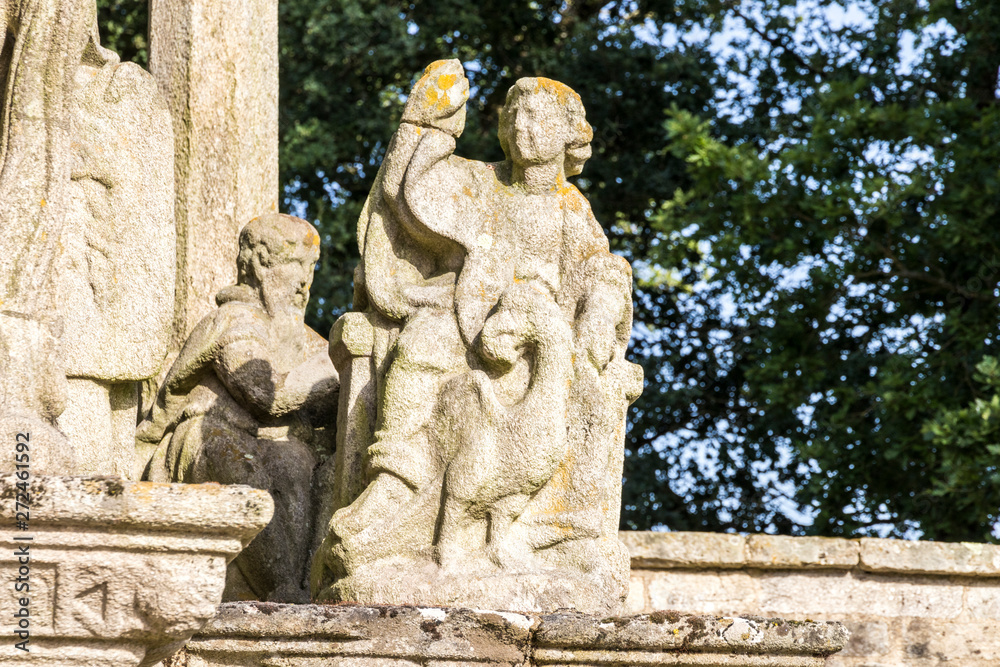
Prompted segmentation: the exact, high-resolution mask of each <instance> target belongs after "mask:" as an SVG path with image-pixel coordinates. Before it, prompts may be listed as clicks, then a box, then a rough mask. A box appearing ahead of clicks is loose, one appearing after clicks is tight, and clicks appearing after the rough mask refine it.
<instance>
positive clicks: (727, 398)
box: [99, 0, 1000, 540]
mask: <svg viewBox="0 0 1000 667" xmlns="http://www.w3.org/2000/svg"><path fill="white" fill-rule="evenodd" d="M144 5H145V3H144V2H141V0H139V1H137V0H133V1H132V2H126V1H125V0H121V1H119V2H114V1H112V0H100V1H99V9H100V12H101V21H102V26H103V27H104V35H105V42H106V43H109V44H110V45H111V46H112V48H116V49H117V50H119V51H120V52H124V53H125V54H126V55H127V56H133V55H134V56H135V57H137V58H138V59H139V60H140V61H142V60H143V58H144V57H145V55H144V54H145V36H144V27H143V26H144V22H145V20H146V18H145V7H144ZM279 7H280V30H281V33H280V37H281V55H280V63H281V81H282V87H281V107H280V108H281V136H282V144H281V178H282V182H283V183H284V188H285V190H284V194H285V201H284V207H285V208H286V209H287V210H289V211H291V212H294V213H297V214H299V215H302V216H303V217H306V218H307V219H310V220H312V221H314V222H315V223H316V224H317V225H318V226H319V228H320V229H321V231H322V236H323V259H322V260H321V261H322V263H321V265H320V267H319V268H318V270H317V275H316V280H315V283H314V289H313V294H314V298H313V303H312V305H311V309H312V310H311V311H310V313H309V319H310V322H311V324H313V325H314V326H315V327H316V328H317V329H319V330H320V331H326V330H328V328H329V326H330V324H331V323H332V321H333V320H334V319H335V318H336V316H337V315H338V314H339V313H340V312H342V311H343V310H345V309H346V308H348V307H349V306H350V303H351V300H352V288H351V277H352V276H351V273H352V269H353V267H354V265H355V264H356V262H357V259H358V258H357V247H356V242H355V226H356V221H357V217H358V214H359V212H360V210H361V206H362V205H363V203H364V201H365V198H366V197H367V194H368V191H369V189H370V187H371V183H372V180H373V179H374V176H375V172H376V170H377V168H378V164H379V162H380V160H381V157H382V155H383V152H384V149H385V145H386V143H387V142H388V140H389V138H390V137H391V135H392V133H393V131H394V130H395V127H396V124H397V123H398V120H399V116H400V114H401V111H402V107H403V103H404V102H405V95H406V94H407V91H408V90H409V87H410V85H411V84H412V83H413V81H414V80H415V79H416V77H417V76H418V75H419V73H420V71H421V70H422V69H423V67H424V66H426V65H427V64H428V63H429V62H431V61H433V60H435V59H439V58H459V59H460V60H462V61H463V62H464V63H465V64H466V67H467V70H468V73H469V76H470V79H471V81H472V85H473V89H472V97H471V100H470V105H469V122H468V124H467V129H466V132H465V134H464V135H463V136H462V138H461V139H460V141H459V148H458V153H459V154H461V155H465V156H467V157H471V158H476V159H498V158H499V157H500V151H499V145H498V142H497V140H496V133H495V126H496V120H497V113H498V110H499V107H500V105H501V104H502V101H503V97H504V94H505V92H506V90H507V88H508V87H509V85H510V84H511V83H513V81H514V80H516V79H517V78H518V77H520V76H533V75H541V76H548V77H551V78H554V79H558V80H560V81H564V82H565V83H567V84H569V85H570V86H572V87H573V88H574V89H576V90H577V91H578V92H579V93H580V94H581V96H582V97H583V99H584V102H585V104H586V106H587V111H588V118H589V120H590V121H591V123H592V124H593V126H594V130H595V141H594V157H593V159H592V160H591V162H590V163H589V164H588V165H587V168H586V169H585V170H584V173H583V175H582V176H581V177H580V178H579V179H577V182H578V185H579V186H580V187H581V189H582V190H584V192H585V193H586V194H587V196H588V197H589V199H590V201H591V203H592V205H593V208H594V211H595V213H596V215H597V217H598V219H599V220H600V221H601V222H602V224H604V226H605V229H606V231H607V233H608V235H609V237H610V239H611V243H612V248H613V249H614V250H615V251H616V252H619V253H621V254H622V255H623V256H625V257H626V258H628V259H629V260H630V261H631V262H632V265H633V267H634V269H635V274H636V292H635V294H636V296H635V302H636V310H635V319H636V329H635V334H636V335H635V342H634V347H633V353H632V354H633V359H634V360H635V361H637V362H639V363H641V364H643V366H644V367H645V370H646V378H647V388H646V391H645V392H644V394H643V396H642V397H641V398H640V399H639V401H637V403H636V404H635V406H634V409H633V411H632V413H631V422H632V423H631V429H630V432H629V435H628V440H627V443H626V447H627V452H626V454H627V458H626V478H627V480H626V484H625V488H624V506H623V525H624V526H625V527H630V528H648V527H650V526H653V525H666V526H668V527H670V528H673V529H688V530H692V529H695V530H744V531H762V530H767V531H777V532H785V533H789V532H790V533H803V532H808V533H816V534H828V535H849V534H850V535H856V534H871V533H873V532H875V533H880V534H881V533H886V532H888V534H892V535H907V534H913V533H912V531H913V530H914V529H917V530H919V531H922V533H923V535H924V536H925V537H928V538H936V539H972V540H983V539H989V534H990V530H991V526H992V525H993V524H994V523H995V522H996V521H997V519H998V518H1000V517H998V515H997V507H998V506H1000V479H998V474H997V466H996V464H995V463H993V460H995V458H996V454H997V452H996V451H995V450H996V442H997V439H996V438H995V436H996V430H997V427H996V425H995V424H996V420H997V419H998V418H1000V417H998V416H997V412H998V409H997V408H996V407H995V406H994V403H995V402H996V401H998V400H1000V398H996V396H997V395H998V394H1000V389H998V387H1000V381H998V380H997V379H996V378H997V377H998V375H1000V373H998V372H997V370H996V368H997V367H996V364H995V362H993V361H991V360H990V358H989V357H987V359H986V360H985V361H984V356H987V355H992V354H996V353H995V351H994V346H996V345H997V342H998V341H997V340H996V339H997V327H996V319H997V306H998V303H997V302H998V300H1000V298H998V293H997V290H996V288H997V284H998V281H1000V253H998V251H1000V225H997V224H996V214H997V210H996V209H997V205H998V201H1000V199H998V189H1000V186H998V175H1000V174H998V165H1000V141H998V139H1000V136H998V134H1000V118H998V117H997V115H998V111H997V99H996V88H997V73H998V66H1000V51H998V50H997V49H996V47H995V43H996V35H998V34H1000V6H997V7H995V6H994V5H993V4H992V3H988V2H985V0H978V1H977V2H943V1H941V0H929V1H928V0H923V1H917V0H896V1H894V2H880V3H874V2H858V3H851V4H850V9H849V11H848V12H846V15H845V12H844V11H843V8H842V6H841V5H839V4H838V3H831V2H826V1H824V0H809V1H808V2H807V1H803V0H799V1H792V0H752V1H748V2H733V1H729V0H727V1H720V0H639V1H638V2H635V1H627V2H626V1H624V0H622V1H607V0H561V1H546V0H532V1H524V0H509V1H506V2H500V1H498V0H481V1H480V2H468V1H467V0H462V1H458V0H423V1H421V0H417V1H415V2H397V1H394V0H389V1H388V2H375V1H374V0H282V1H281V3H280V5H279ZM665 120H666V122H664V121H665ZM977 364H978V367H979V370H978V371H977V370H976V368H977ZM991 364H992V365H991ZM801 512H805V514H806V515H808V516H810V517H811V521H810V520H808V519H806V520H803V516H802V514H801Z"/></svg>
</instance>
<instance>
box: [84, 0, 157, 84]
mask: <svg viewBox="0 0 1000 667" xmlns="http://www.w3.org/2000/svg"><path fill="white" fill-rule="evenodd" d="M97 25H98V26H100V30H101V44H103V45H104V46H106V47H108V48H109V49H111V50H112V51H114V52H115V53H117V54H118V55H119V56H121V58H122V60H123V61H131V62H134V63H138V64H139V65H142V66H143V67H149V38H148V33H149V2H148V1H143V0H97Z"/></svg>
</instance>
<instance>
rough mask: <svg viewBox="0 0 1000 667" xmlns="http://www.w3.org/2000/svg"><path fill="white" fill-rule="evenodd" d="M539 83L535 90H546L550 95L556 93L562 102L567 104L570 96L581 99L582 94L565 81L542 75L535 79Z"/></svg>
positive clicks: (577, 99)
mask: <svg viewBox="0 0 1000 667" xmlns="http://www.w3.org/2000/svg"><path fill="white" fill-rule="evenodd" d="M535 80H536V81H537V82H538V83H537V85H536V87H535V92H542V91H545V92H547V93H549V94H550V95H554V96H555V97H556V99H557V100H559V103H560V104H566V103H567V102H568V101H569V99H570V98H573V99H575V100H576V101H578V102H579V101H580V96H579V95H578V94H577V93H576V91H575V90H573V89H572V88H570V87H569V86H567V85H566V84H565V83H560V82H558V81H553V80H552V79H546V78H545V77H543V76H540V77H538V78H536V79H535Z"/></svg>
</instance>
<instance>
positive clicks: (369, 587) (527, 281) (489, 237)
mask: <svg viewBox="0 0 1000 667" xmlns="http://www.w3.org/2000/svg"><path fill="white" fill-rule="evenodd" d="M468 90H469V82H468V80H467V79H466V78H465V76H464V72H463V71H462V67H461V64H460V63H459V62H458V61H439V62H436V63H434V64H432V65H430V66H429V67H428V68H427V70H426V71H425V72H424V75H423V77H422V78H421V79H420V81H419V82H418V83H417V84H416V86H415V87H414V89H413V91H412V92H411V94H410V97H409V100H408V102H407V105H406V109H405V111H404V113H403V121H402V123H401V125H400V127H399V130H398V131H397V132H396V134H395V136H394V137H393V140H392V142H391V143H390V145H389V147H388V149H387V152H386V156H385V160H384V161H383V164H382V167H381V169H380V171H379V175H378V177H377V179H376V183H375V186H374V188H373V190H372V193H371V195H370V196H369V198H368V202H367V204H366V207H365V209H364V211H363V212H362V214H361V218H360V220H359V223H358V243H359V247H360V250H361V255H362V262H361V264H360V265H359V267H358V270H357V272H356V274H355V306H356V307H357V308H359V309H360V310H361V312H353V313H348V314H346V315H344V316H343V317H342V318H341V319H340V320H339V321H338V323H337V324H336V325H335V326H334V330H333V332H332V333H331V340H330V345H331V356H332V358H333V360H334V363H335V364H336V365H337V367H338V371H339V372H340V375H341V378H342V384H343V389H342V391H341V403H340V411H339V414H340V418H339V419H340V422H339V424H338V442H337V458H336V471H335V474H334V481H333V483H332V487H333V492H332V494H331V497H332V501H331V502H329V503H328V504H327V505H326V507H324V512H323V513H322V514H321V520H322V523H321V528H322V527H324V526H325V528H326V536H325V539H324V541H323V543H322V545H321V546H320V548H319V551H318V553H317V554H316V555H315V556H314V559H313V568H312V586H313V594H314V595H316V596H317V597H319V598H320V599H333V600H353V601H360V602H385V603H423V604H441V605H469V606H479V607H488V608H495V609H519V610H545V609H556V608H559V607H575V608H577V609H579V610H582V611H588V612H599V611H601V612H603V611H611V610H614V609H615V608H617V607H618V606H619V605H620V603H621V601H622V600H623V598H624V594H625V590H626V586H627V577H628V556H627V553H626V551H625V549H624V547H623V546H622V545H621V544H620V543H619V542H618V539H617V528H618V514H619V507H620V502H621V477H622V460H623V450H624V442H623V439H624V429H625V410H626V408H627V406H628V404H629V403H630V402H631V401H632V400H634V399H635V398H636V397H637V396H638V394H639V392H640V391H641V387H642V374H641V370H640V369H639V367H638V366H636V365H634V364H631V363H629V362H627V361H625V358H624V354H625V349H626V346H627V344H628V339H629V335H630V331H631V326H632V302H631V286H632V278H631V270H630V268H629V265H628V264H627V262H625V260H623V259H621V258H620V257H617V256H615V255H613V254H611V253H610V251H609V249H608V242H607V239H606V238H605V236H604V234H603V232H602V230H601V227H600V225H599V224H598V223H597V221H596V220H595V219H594V216H593V213H592V212H591V209H590V206H589V204H588V203H587V200H586V199H585V198H584V197H583V195H581V194H580V192H579V190H577V189H576V187H574V186H573V185H571V184H570V183H569V182H567V180H566V177H567V176H573V175H576V174H578V173H580V171H581V169H582V168H583V164H584V162H585V161H586V160H587V158H588V157H589V156H590V147H589V143H590V140H591V138H592V131H591V128H590V126H589V124H588V123H587V122H586V119H585V115H584V109H583V104H582V103H581V101H580V98H579V96H578V95H577V94H576V93H575V92H573V91H572V90H570V89H569V88H568V87H566V86H565V85H563V84H561V83H558V82H555V81H551V80H549V79H543V78H526V79H521V80H519V81H518V82H517V83H516V84H515V85H514V86H513V87H512V88H511V89H510V91H509V92H508V94H507V99H506V103H505V105H504V108H503V110H502V112H501V116H500V128H499V138H500V143H501V146H502V147H503V149H504V152H505V153H506V155H507V159H506V160H505V161H503V162H499V163H495V164H486V163H483V162H477V161H471V160H465V159H462V158H459V157H456V156H454V155H453V154H452V153H453V151H454V149H455V139H456V138H457V137H458V136H459V135H460V134H461V132H462V130H463V127H464V123H465V103H466V101H467V98H468Z"/></svg>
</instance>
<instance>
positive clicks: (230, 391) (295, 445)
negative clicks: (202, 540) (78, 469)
mask: <svg viewBox="0 0 1000 667" xmlns="http://www.w3.org/2000/svg"><path fill="white" fill-rule="evenodd" d="M318 258H319V235H318V234H317V233H316V230H315V229H314V228H313V227H312V225H310V224H309V223H307V222H306V221H305V220H301V219H299V218H295V217H292V216H290V215H281V214H278V213H272V214H269V215H264V216H261V217H259V218H255V219H254V220H252V221H251V222H250V223H249V224H247V225H246V227H244V228H243V231H242V232H241V233H240V239H239V256H238V258H237V261H236V263H237V265H238V271H237V276H238V277H237V283H236V284H235V285H231V286H230V287H227V288H225V289H223V290H222V291H220V292H219V294H218V296H217V297H216V300H217V302H218V308H216V310H215V311H214V312H212V313H211V314H209V315H208V316H207V317H205V318H204V319H203V320H202V321H201V322H200V323H199V324H198V326H197V327H195V329H194V331H193V332H192V333H191V336H190V337H189V338H188V339H187V342H185V344H184V347H183V349H182V350H181V352H180V355H179V356H178V357H177V359H176V361H174V364H173V366H171V368H170V371H169V372H168V373H167V375H166V378H165V379H164V381H163V385H162V386H161V387H160V391H159V394H158V395H157V398H156V402H155V404H154V405H153V407H152V408H151V410H150V413H149V415H148V416H147V418H146V419H145V420H144V421H143V422H142V423H141V424H140V425H139V429H138V432H137V434H136V450H137V452H138V453H139V454H140V455H142V456H144V458H145V459H147V460H148V462H147V463H146V465H145V470H144V473H143V478H144V479H149V480H152V481H161V482H187V483H198V482H220V483H222V484H247V485H249V486H253V487H255V488H259V489H266V490H268V491H270V492H271V494H272V495H273V497H274V501H275V512H274V520H273V521H272V522H271V524H270V525H269V526H268V527H267V528H266V529H265V530H264V531H263V532H262V533H261V534H260V535H259V536H258V537H257V539H256V540H254V542H253V543H252V544H251V545H250V546H249V547H248V548H247V549H246V550H245V551H244V552H243V553H241V554H240V556H239V557H238V558H237V559H236V560H235V561H234V563H233V565H232V567H231V568H230V582H229V585H228V586H227V592H226V596H227V598H228V599H261V600H273V601H282V602H305V601H308V600H309V593H308V588H307V586H306V562H307V560H308V556H309V553H310V549H311V547H312V529H313V500H312V475H313V469H314V468H315V467H316V461H317V451H324V450H330V449H332V443H327V442H326V432H327V431H326V430H325V428H324V427H326V426H330V429H329V430H330V432H331V434H332V431H333V428H332V427H333V424H334V423H335V422H334V420H335V418H336V404H337V387H338V384H337V372H336V370H335V369H334V367H333V364H332V363H331V362H330V357H329V353H328V350H327V342H326V340H325V339H323V337H322V336H320V335H319V334H317V333H316V332H315V331H313V330H312V329H310V328H309V327H308V326H306V325H305V323H304V321H303V320H304V317H305V309H306V304H307V303H308V301H309V287H310V285H311V284H312V278H313V269H314V266H315V264H316V260H317V259H318Z"/></svg>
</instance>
